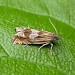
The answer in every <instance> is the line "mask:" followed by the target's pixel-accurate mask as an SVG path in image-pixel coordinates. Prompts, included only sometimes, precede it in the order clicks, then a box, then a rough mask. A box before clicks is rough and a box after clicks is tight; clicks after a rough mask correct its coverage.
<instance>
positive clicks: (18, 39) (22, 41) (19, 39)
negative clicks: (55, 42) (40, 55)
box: [12, 36, 31, 44]
mask: <svg viewBox="0 0 75 75" xmlns="http://www.w3.org/2000/svg"><path fill="white" fill-rule="evenodd" d="M12 42H13V44H31V42H29V41H28V40H27V39H25V38H22V37H18V36H14V37H13V38H12Z"/></svg>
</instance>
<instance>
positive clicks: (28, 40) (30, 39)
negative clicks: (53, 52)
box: [12, 27, 59, 50]
mask: <svg viewBox="0 0 75 75" xmlns="http://www.w3.org/2000/svg"><path fill="white" fill-rule="evenodd" d="M16 32H17V33H16V34H15V35H14V36H13V38H12V42H13V44H25V45H28V44H41V46H40V48H39V50H40V49H41V48H42V47H44V46H46V45H48V44H51V48H52V46H53V44H52V42H53V41H55V40H58V39H59V36H58V35H56V34H54V33H52V32H48V31H44V30H36V29H30V28H21V27H16Z"/></svg>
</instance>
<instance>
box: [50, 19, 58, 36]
mask: <svg viewBox="0 0 75 75" xmlns="http://www.w3.org/2000/svg"><path fill="white" fill-rule="evenodd" d="M49 22H50V23H51V25H52V27H53V28H54V29H55V32H56V34H57V35H58V31H57V29H56V27H55V25H54V24H53V23H52V21H51V19H50V18H49Z"/></svg>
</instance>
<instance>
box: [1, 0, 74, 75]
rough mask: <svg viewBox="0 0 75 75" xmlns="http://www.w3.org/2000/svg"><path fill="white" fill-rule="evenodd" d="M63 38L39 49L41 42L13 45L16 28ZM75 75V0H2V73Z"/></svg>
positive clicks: (12, 74)
mask: <svg viewBox="0 0 75 75" xmlns="http://www.w3.org/2000/svg"><path fill="white" fill-rule="evenodd" d="M49 18H51V21H52V22H53V24H54V25H55V27H56V28H57V30H58V34H59V36H60V37H61V40H59V41H57V42H55V44H54V46H53V50H52V51H51V50H50V45H48V46H46V47H44V48H42V49H41V51H40V52H38V48H39V47H40V45H28V46H25V45H13V44H12V42H11V39H12V36H13V35H14V34H15V33H16V32H15V27H30V28H33V29H38V30H41V29H43V30H46V31H49V32H53V33H55V30H54V28H53V27H52V25H51V24H50V22H49ZM60 74H61V75H75V1H74V0H0V75H60Z"/></svg>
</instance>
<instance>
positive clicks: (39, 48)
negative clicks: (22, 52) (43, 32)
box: [38, 42, 50, 51]
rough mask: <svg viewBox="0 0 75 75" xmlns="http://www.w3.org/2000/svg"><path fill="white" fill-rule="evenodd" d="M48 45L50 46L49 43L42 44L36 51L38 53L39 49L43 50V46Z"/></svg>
mask: <svg viewBox="0 0 75 75" xmlns="http://www.w3.org/2000/svg"><path fill="white" fill-rule="evenodd" d="M48 44H50V42H49V43H45V44H43V45H42V46H40V48H39V49H38V51H40V49H41V48H43V47H44V46H46V45H48Z"/></svg>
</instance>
